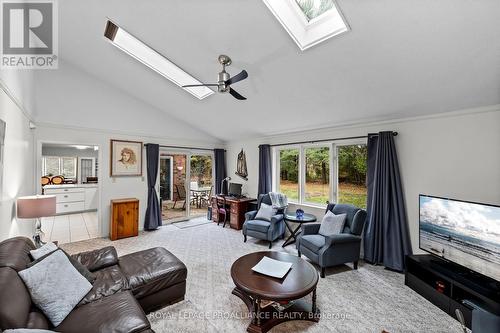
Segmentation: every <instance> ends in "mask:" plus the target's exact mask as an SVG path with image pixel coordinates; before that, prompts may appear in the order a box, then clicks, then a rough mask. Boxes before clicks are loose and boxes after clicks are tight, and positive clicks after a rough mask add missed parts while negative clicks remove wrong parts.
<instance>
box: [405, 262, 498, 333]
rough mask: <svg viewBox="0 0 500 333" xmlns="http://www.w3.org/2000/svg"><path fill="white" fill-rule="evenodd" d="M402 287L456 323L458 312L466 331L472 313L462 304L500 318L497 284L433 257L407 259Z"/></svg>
mask: <svg viewBox="0 0 500 333" xmlns="http://www.w3.org/2000/svg"><path fill="white" fill-rule="evenodd" d="M405 284H406V285H407V286H408V287H410V288H411V289H413V290H415V291H416V292H417V293H419V294H420V295H422V296H423V297H424V298H426V299H427V300H429V301H430V302H431V303H433V304H434V305H436V306H437V307H439V308H440V309H441V310H443V311H445V312H446V313H448V314H449V315H450V316H452V317H453V318H455V319H456V316H455V309H460V310H461V311H462V313H463V315H464V317H465V322H466V325H467V327H468V328H471V319H472V309H470V308H469V307H467V306H465V305H464V304H463V303H462V301H463V300H470V301H472V302H473V303H475V304H477V305H479V306H481V307H482V308H483V309H485V310H487V311H489V312H491V313H494V314H496V315H500V282H498V281H495V280H493V279H491V278H489V277H487V276H484V275H481V274H478V273H476V272H473V271H471V270H469V269H467V268H465V267H463V266H460V265H457V264H454V263H451V262H448V261H445V260H442V259H440V258H438V257H435V256H432V255H427V254H418V255H411V256H407V257H406V272H405Z"/></svg>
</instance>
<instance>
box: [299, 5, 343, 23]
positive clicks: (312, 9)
mask: <svg viewBox="0 0 500 333" xmlns="http://www.w3.org/2000/svg"><path fill="white" fill-rule="evenodd" d="M295 2H297V5H299V7H300V10H301V11H302V12H303V13H304V15H305V17H306V19H307V21H311V20H313V19H315V18H317V17H319V16H321V15H323V14H324V13H326V12H327V11H329V10H330V9H332V8H333V7H334V6H335V4H334V3H333V0H295Z"/></svg>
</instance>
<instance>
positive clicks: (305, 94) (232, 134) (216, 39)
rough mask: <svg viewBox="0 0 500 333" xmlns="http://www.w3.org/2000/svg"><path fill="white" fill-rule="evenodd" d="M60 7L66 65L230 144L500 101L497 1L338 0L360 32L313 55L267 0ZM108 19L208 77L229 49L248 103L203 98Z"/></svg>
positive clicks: (94, 2)
mask: <svg viewBox="0 0 500 333" xmlns="http://www.w3.org/2000/svg"><path fill="white" fill-rule="evenodd" d="M58 3H59V35H60V37H59V49H60V52H59V53H60V57H61V58H62V59H64V61H66V62H69V63H71V64H72V65H74V66H77V67H79V68H80V69H82V70H84V71H86V72H88V73H89V74H91V75H93V76H96V77H98V78H100V79H101V80H103V81H105V82H107V83H109V84H112V85H114V86H116V87H117V88H119V89H121V90H123V91H125V92H127V93H129V94H130V95H132V96H133V97H135V98H137V99H140V100H142V101H143V102H145V103H147V104H149V105H151V106H153V107H155V108H157V109H160V110H162V111H163V112H165V113H167V114H169V115H171V116H173V117H175V118H179V119H182V120H184V121H186V122H188V123H190V124H192V125H193V126H195V127H198V128H200V129H202V130H203V131H204V132H207V133H209V134H211V135H213V136H214V137H217V138H219V139H222V140H235V139H241V138H247V137H255V136H263V135H268V134H273V133H278V132H286V131H292V130H299V129H305V128H314V127H324V126H332V125H336V124H343V123H351V122H363V121H372V120H383V119H390V118H399V117H409V116H418V115H425V114H432V113H439V112H446V111H453V110H459V109H465V108H471V107H477V106H483V105H492V104H497V103H500V1H498V0H481V1H472V0H439V1H436V0H419V1H416V0H378V1H352V0H338V3H339V6H340V7H341V9H342V11H343V13H344V15H345V17H346V19H347V21H348V22H349V24H350V27H351V29H352V31H350V32H348V33H346V34H344V35H342V36H340V37H336V38H332V39H329V40H327V41H326V42H324V43H321V44H319V45H318V46H316V47H313V48H311V49H309V50H306V51H304V52H301V51H300V50H299V49H298V47H297V46H296V45H295V43H294V42H293V41H292V39H291V38H290V37H289V36H288V34H287V33H286V32H285V30H284V29H283V28H282V26H281V25H280V24H279V22H278V21H277V20H276V19H275V18H274V16H273V15H272V14H271V13H270V11H269V10H268V9H267V7H266V6H265V5H264V3H263V2H262V1H259V0H252V1H248V0H247V1H244V0H240V1H236V0H210V1H206V0H189V1H186V0H169V1H165V0H149V1H132V0H107V1H102V0H85V1H82V0H64V1H59V2H58ZM106 17H109V18H111V19H112V20H113V21H115V22H116V23H117V24H119V25H121V26H122V27H123V28H125V29H126V30H128V31H129V32H130V33H132V34H134V35H135V36H136V37H138V38H140V39H141V40H143V41H144V42H145V43H147V44H148V45H150V46H152V47H153V48H155V49H156V50H158V51H159V52H160V53H162V54H163V55H165V56H166V57H167V58H169V59H170V60H172V61H173V62H174V63H176V64H177V65H179V66H180V67H182V68H183V69H185V70H186V71H187V72H189V73H190V74H192V75H194V76H195V77H197V78H198V79H200V80H202V81H205V82H212V81H215V80H216V75H217V73H218V71H219V65H218V63H217V56H218V55H219V54H221V53H224V54H228V55H230V56H231V57H232V59H233V65H232V66H231V67H229V69H228V71H229V72H230V73H231V74H236V73H237V72H239V71H240V70H241V69H246V70H247V71H248V73H249V75H250V76H249V79H247V80H246V81H243V82H241V83H238V84H237V85H235V86H233V88H235V89H236V90H237V91H238V92H239V93H241V94H242V95H244V96H246V97H247V98H248V100H247V101H237V100H235V99H234V98H232V97H231V96H230V95H220V94H214V95H212V96H210V97H208V98H206V99H205V100H202V101H199V100H198V99H196V98H195V97H193V96H192V95H190V94H188V93H186V92H184V91H182V90H181V89H180V88H178V87H177V86H175V85H174V84H172V83H171V82H169V81H168V80H166V79H164V78H163V77H161V76H159V75H158V74H156V73H155V72H153V71H152V70H150V69H148V68H146V67H145V66H143V65H142V64H140V63H138V62H137V61H135V60H133V59H132V58H130V57H129V56H128V55H126V54H124V53H122V52H121V51H119V50H118V49H116V48H115V47H113V46H112V45H111V44H109V43H108V42H107V41H106V40H105V39H104V37H103V31H104V25H105V22H106ZM139 116H140V112H139V111H138V117H139ZM90 125H91V124H89V126H90Z"/></svg>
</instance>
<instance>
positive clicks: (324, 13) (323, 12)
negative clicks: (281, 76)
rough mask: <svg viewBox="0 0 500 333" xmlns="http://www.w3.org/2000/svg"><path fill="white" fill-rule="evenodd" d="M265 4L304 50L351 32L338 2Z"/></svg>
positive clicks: (316, 0)
mask: <svg viewBox="0 0 500 333" xmlns="http://www.w3.org/2000/svg"><path fill="white" fill-rule="evenodd" d="M263 1H264V3H265V4H266V6H267V7H268V8H269V10H270V11H271V12H272V13H273V15H274V16H275V17H276V19H277V20H278V21H279V22H280V23H281V25H282V26H283V28H285V30H286V31H287V32H288V34H289V35H290V37H292V39H293V40H294V41H295V43H296V44H297V45H298V46H299V48H300V49H301V50H302V51H304V50H305V49H308V48H310V47H311V46H314V45H316V44H318V43H321V42H323V41H325V40H327V39H329V38H331V37H333V36H337V35H340V34H342V33H344V32H347V31H349V30H350V29H349V26H348V25H347V22H346V21H345V20H344V17H343V15H342V13H341V11H340V8H339V7H338V6H337V4H336V3H335V0H279V1H277V0H263Z"/></svg>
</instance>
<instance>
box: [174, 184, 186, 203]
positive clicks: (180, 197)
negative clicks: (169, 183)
mask: <svg viewBox="0 0 500 333" xmlns="http://www.w3.org/2000/svg"><path fill="white" fill-rule="evenodd" d="M174 187H175V194H176V195H175V200H174V205H173V206H172V209H174V208H175V204H176V203H177V201H184V204H183V205H182V208H183V209H184V208H186V188H185V187H184V185H177V184H174Z"/></svg>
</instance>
